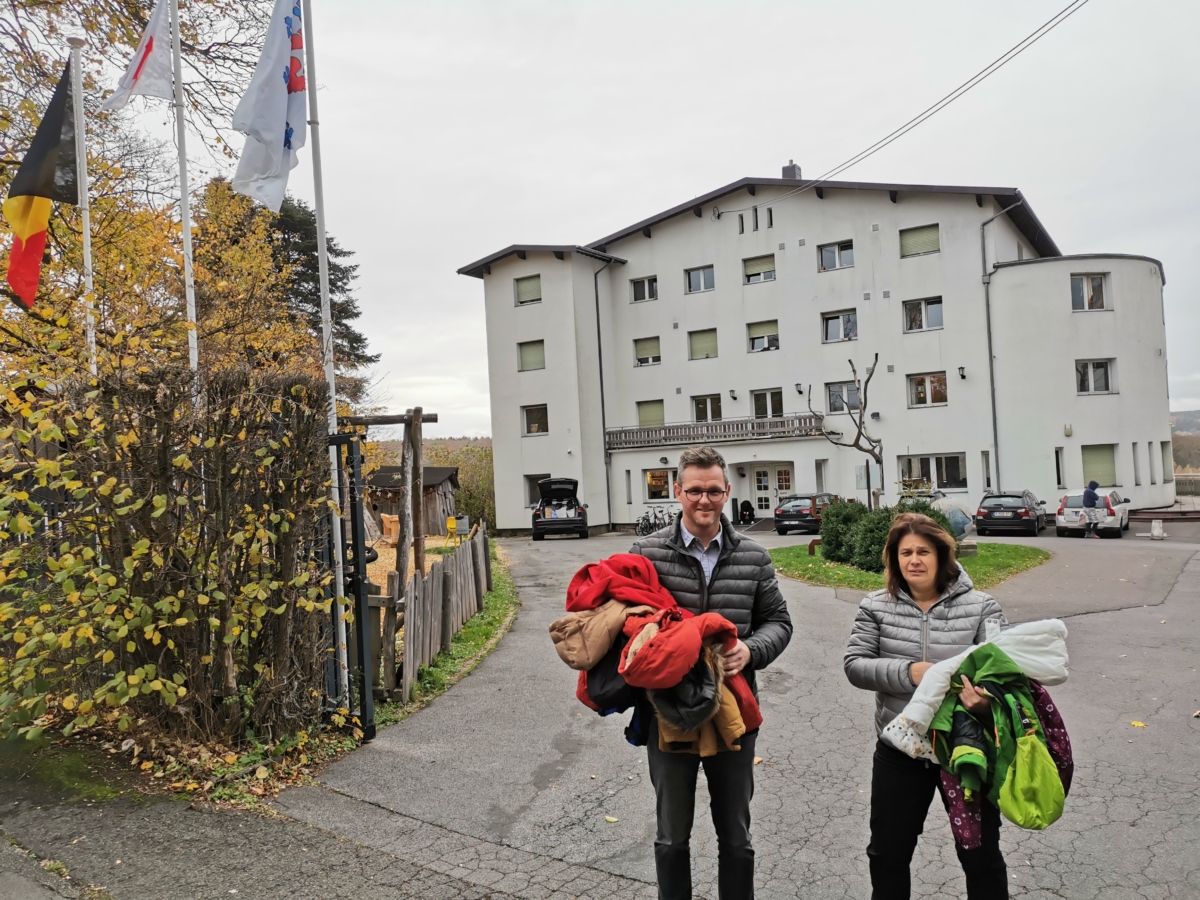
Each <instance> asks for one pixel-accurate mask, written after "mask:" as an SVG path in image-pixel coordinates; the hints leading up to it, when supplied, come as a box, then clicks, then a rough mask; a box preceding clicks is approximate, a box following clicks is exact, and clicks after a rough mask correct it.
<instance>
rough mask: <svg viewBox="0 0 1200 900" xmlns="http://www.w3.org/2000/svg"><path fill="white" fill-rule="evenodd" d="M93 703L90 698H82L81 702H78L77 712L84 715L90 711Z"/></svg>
mask: <svg viewBox="0 0 1200 900" xmlns="http://www.w3.org/2000/svg"><path fill="white" fill-rule="evenodd" d="M93 703H94V701H92V700H84V701H83V702H82V703H80V704H79V714H80V715H81V716H85V715H87V714H88V713H90V712H91V711H92V705H93Z"/></svg>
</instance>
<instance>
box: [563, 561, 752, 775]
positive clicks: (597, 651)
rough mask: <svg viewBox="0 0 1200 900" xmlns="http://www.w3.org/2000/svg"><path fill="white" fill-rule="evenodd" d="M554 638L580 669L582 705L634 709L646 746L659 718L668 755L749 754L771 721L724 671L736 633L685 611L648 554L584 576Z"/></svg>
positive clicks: (633, 732)
mask: <svg viewBox="0 0 1200 900" xmlns="http://www.w3.org/2000/svg"><path fill="white" fill-rule="evenodd" d="M550 637H551V639H552V640H553V641H554V649H555V650H556V651H557V652H558V655H559V658H560V659H562V661H563V662H565V663H566V664H567V665H568V666H570V667H571V668H572V669H575V670H577V671H578V672H579V678H578V683H577V687H576V692H575V693H576V696H577V697H578V698H579V700H580V701H581V702H582V703H583V704H585V705H586V706H588V707H589V708H590V709H593V710H595V711H596V712H598V713H600V714H601V715H610V714H613V713H619V712H624V711H626V710H628V709H630V708H633V710H634V715H633V719H632V721H631V722H630V726H629V727H628V728H627V729H626V737H627V738H628V739H629V741H630V743H633V744H645V743H647V741H648V739H649V728H650V720H651V719H652V718H655V717H656V718H657V720H658V746H659V749H661V750H663V751H665V752H676V753H699V754H700V755H701V756H702V757H707V756H712V755H714V754H716V753H718V752H721V751H726V750H739V749H741V739H742V736H743V735H745V734H746V733H748V732H750V731H753V730H755V729H756V728H758V727H759V726H760V725H761V724H762V713H761V711H760V710H759V707H758V701H757V700H756V699H755V697H754V693H753V692H752V691H751V690H750V685H749V684H748V683H747V681H746V679H745V677H744V676H743V675H742V674H741V673H740V672H739V673H737V674H735V675H730V674H729V673H728V672H727V671H726V669H725V653H727V652H728V651H730V650H732V649H733V647H734V646H736V644H737V628H736V626H734V625H733V623H731V622H730V621H729V620H728V619H726V618H725V617H724V616H721V615H719V614H718V613H703V614H701V615H694V614H692V613H691V612H689V611H688V610H685V609H682V608H680V607H679V605H678V604H677V603H676V602H675V598H674V597H672V596H671V594H670V592H669V591H667V589H666V588H664V587H663V586H662V585H661V584H660V583H659V580H658V573H657V571H656V570H655V568H654V565H653V563H651V562H650V560H648V559H646V558H645V557H644V556H638V555H636V554H632V553H619V554H616V555H614V556H611V557H609V558H608V559H604V560H601V561H599V562H594V563H588V564H587V565H586V566H584V567H583V568H582V569H580V570H579V571H578V572H577V573H576V574H575V577H574V578H572V579H571V584H570V586H569V587H568V588H567V615H566V616H563V617H562V618H561V619H558V620H557V621H555V622H554V623H553V624H551V626H550Z"/></svg>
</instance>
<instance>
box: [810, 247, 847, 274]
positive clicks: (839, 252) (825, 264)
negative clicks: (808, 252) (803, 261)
mask: <svg viewBox="0 0 1200 900" xmlns="http://www.w3.org/2000/svg"><path fill="white" fill-rule="evenodd" d="M817 260H818V264H819V268H818V271H820V272H828V271H830V270H832V269H848V268H850V267H851V266H853V265H854V241H842V242H841V243H840V244H826V245H825V246H824V247H818V248H817Z"/></svg>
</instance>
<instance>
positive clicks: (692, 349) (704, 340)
mask: <svg viewBox="0 0 1200 900" xmlns="http://www.w3.org/2000/svg"><path fill="white" fill-rule="evenodd" d="M716 355H717V329H715V328H710V329H708V330H707V331H689V332H688V359H712V358H714V357H716Z"/></svg>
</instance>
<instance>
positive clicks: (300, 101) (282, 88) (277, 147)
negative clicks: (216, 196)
mask: <svg viewBox="0 0 1200 900" xmlns="http://www.w3.org/2000/svg"><path fill="white" fill-rule="evenodd" d="M306 87H307V78H306V72H305V69H304V29H303V27H302V20H301V16H300V0H275V10H274V12H272V13H271V24H270V26H269V27H268V29H267V40H266V45H265V46H264V47H263V52H262V56H261V57H260V58H259V60H258V67H257V68H256V69H255V70H254V77H253V78H252V79H251V80H250V87H249V89H248V90H247V91H246V95H245V96H244V97H242V101H241V103H239V104H238V107H237V109H236V110H235V111H234V113H233V127H234V128H236V129H237V130H238V131H240V132H242V133H243V134H244V135H246V146H245V148H244V149H243V150H242V158H241V160H240V161H239V162H238V167H237V172H236V173H235V174H234V176H233V189H234V190H235V191H237V192H238V193H239V194H245V195H246V196H248V197H253V198H254V199H255V200H257V201H258V202H259V203H261V204H262V205H263V206H265V207H267V208H268V209H270V210H271V211H272V212H279V207H280V206H281V205H282V203H283V194H284V192H285V191H286V190H287V181H288V173H290V172H291V171H292V169H293V168H295V166H296V163H297V158H296V151H297V150H299V149H300V148H301V147H303V146H304V140H305V137H306V135H307V132H308V128H307V111H306V109H305V102H306V100H307V97H308V94H307V92H306Z"/></svg>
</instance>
